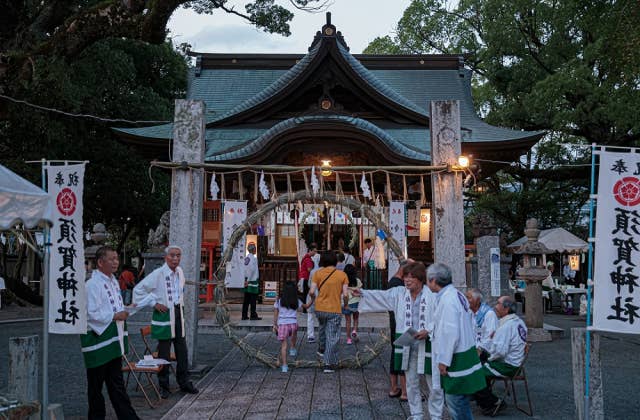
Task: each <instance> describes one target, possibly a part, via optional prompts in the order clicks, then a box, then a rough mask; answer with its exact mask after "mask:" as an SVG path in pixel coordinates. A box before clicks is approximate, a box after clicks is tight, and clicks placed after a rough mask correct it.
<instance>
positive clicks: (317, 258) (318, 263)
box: [309, 252, 320, 278]
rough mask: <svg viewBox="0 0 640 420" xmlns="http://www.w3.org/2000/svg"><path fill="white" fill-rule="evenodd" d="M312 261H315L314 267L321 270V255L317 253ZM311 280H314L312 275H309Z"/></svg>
mask: <svg viewBox="0 0 640 420" xmlns="http://www.w3.org/2000/svg"><path fill="white" fill-rule="evenodd" d="M311 260H312V261H313V267H314V268H315V269H316V270H317V269H318V268H320V254H318V253H317V252H316V254H315V255H314V256H313V257H311ZM309 278H312V277H311V274H309Z"/></svg>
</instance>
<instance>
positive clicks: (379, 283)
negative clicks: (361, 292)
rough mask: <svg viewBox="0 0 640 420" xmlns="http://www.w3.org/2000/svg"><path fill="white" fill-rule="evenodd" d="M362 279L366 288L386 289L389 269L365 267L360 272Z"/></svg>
mask: <svg viewBox="0 0 640 420" xmlns="http://www.w3.org/2000/svg"><path fill="white" fill-rule="evenodd" d="M359 277H360V280H362V285H363V287H364V288H365V289H371V290H385V289H386V288H387V283H388V282H389V281H388V270H387V269H386V268H385V269H377V268H369V267H364V268H361V269H360V272H359Z"/></svg>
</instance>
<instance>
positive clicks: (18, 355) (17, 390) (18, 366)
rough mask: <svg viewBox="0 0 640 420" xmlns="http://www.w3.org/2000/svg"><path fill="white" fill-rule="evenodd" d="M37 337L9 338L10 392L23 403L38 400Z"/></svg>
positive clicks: (38, 344) (38, 343)
mask: <svg viewBox="0 0 640 420" xmlns="http://www.w3.org/2000/svg"><path fill="white" fill-rule="evenodd" d="M39 346H40V339H39V338H38V336H37V335H30V336H27V337H11V338H9V387H8V388H9V392H10V393H11V394H13V395H14V396H15V397H16V398H17V399H18V400H19V401H21V402H29V401H37V400H38V379H39V374H38V359H39V357H38V347H39Z"/></svg>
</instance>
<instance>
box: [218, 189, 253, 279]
mask: <svg viewBox="0 0 640 420" xmlns="http://www.w3.org/2000/svg"><path fill="white" fill-rule="evenodd" d="M222 206H223V207H222V208H223V218H222V252H223V253H224V252H225V249H226V247H227V244H228V243H229V239H230V237H231V234H232V233H233V232H234V231H235V230H236V228H237V227H238V226H240V225H242V223H243V222H244V221H245V219H246V218H247V202H246V201H231V200H227V201H224V202H223V204H222ZM245 252H246V248H245V235H243V237H242V238H241V239H240V240H239V241H238V243H237V244H236V247H235V248H234V249H233V255H232V257H231V259H230V260H229V262H227V265H226V275H225V279H224V284H225V286H226V287H229V288H241V287H244V269H243V267H244V257H245V256H246V253H245Z"/></svg>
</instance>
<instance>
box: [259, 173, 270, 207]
mask: <svg viewBox="0 0 640 420" xmlns="http://www.w3.org/2000/svg"><path fill="white" fill-rule="evenodd" d="M258 189H259V190H260V195H262V199H263V200H268V199H269V187H267V183H266V182H264V171H262V172H260V183H259V184H258Z"/></svg>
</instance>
